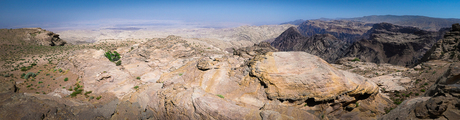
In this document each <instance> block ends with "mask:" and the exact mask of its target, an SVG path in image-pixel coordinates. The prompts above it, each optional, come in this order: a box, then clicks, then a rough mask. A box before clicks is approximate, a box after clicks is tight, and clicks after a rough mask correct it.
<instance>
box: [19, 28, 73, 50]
mask: <svg viewBox="0 0 460 120" xmlns="http://www.w3.org/2000/svg"><path fill="white" fill-rule="evenodd" d="M23 29H25V31H26V38H25V40H32V41H34V42H35V43H36V44H38V45H46V46H48V45H49V46H64V45H65V44H66V43H67V42H66V41H64V40H62V39H61V38H59V35H58V34H55V33H53V32H51V31H46V30H43V29H41V28H23Z"/></svg>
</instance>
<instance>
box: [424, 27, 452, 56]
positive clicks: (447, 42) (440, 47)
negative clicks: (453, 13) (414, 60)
mask: <svg viewBox="0 0 460 120" xmlns="http://www.w3.org/2000/svg"><path fill="white" fill-rule="evenodd" d="M459 40H460V25H459V24H458V23H457V24H453V25H452V28H451V31H450V32H446V33H445V34H444V38H443V39H441V40H439V41H438V42H436V44H435V45H434V46H433V47H432V48H431V49H430V51H428V52H427V54H426V55H425V56H424V57H423V59H422V61H428V60H445V61H459V60H460V52H459V50H460V47H459Z"/></svg>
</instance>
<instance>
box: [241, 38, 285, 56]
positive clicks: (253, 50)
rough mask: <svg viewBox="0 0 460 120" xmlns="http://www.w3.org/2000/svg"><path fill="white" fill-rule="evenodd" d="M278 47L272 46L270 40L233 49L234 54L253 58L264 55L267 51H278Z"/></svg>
mask: <svg viewBox="0 0 460 120" xmlns="http://www.w3.org/2000/svg"><path fill="white" fill-rule="evenodd" d="M277 51H278V49H276V48H274V47H272V46H271V45H270V43H268V42H260V43H259V44H254V46H249V47H244V48H239V49H237V50H234V51H233V55H238V56H240V57H243V58H252V57H255V56H256V55H264V54H265V53H267V52H277Z"/></svg>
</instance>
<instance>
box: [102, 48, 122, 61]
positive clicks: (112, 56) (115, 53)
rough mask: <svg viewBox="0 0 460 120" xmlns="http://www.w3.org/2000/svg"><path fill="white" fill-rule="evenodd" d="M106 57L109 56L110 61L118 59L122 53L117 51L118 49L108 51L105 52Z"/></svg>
mask: <svg viewBox="0 0 460 120" xmlns="http://www.w3.org/2000/svg"><path fill="white" fill-rule="evenodd" d="M105 57H107V59H109V60H110V61H112V62H114V61H118V60H119V59H120V58H121V57H120V54H119V53H118V52H117V51H113V53H112V51H108V52H106V53H105Z"/></svg>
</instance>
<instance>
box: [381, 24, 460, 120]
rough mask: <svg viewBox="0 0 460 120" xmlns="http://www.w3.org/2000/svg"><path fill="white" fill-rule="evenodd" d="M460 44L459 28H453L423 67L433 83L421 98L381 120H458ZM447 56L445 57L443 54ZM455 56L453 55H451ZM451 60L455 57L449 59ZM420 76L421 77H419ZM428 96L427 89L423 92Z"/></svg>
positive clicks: (430, 54) (430, 53) (409, 102)
mask: <svg viewBox="0 0 460 120" xmlns="http://www.w3.org/2000/svg"><path fill="white" fill-rule="evenodd" d="M459 40H460V25H459V24H454V25H452V29H451V31H450V32H447V33H446V35H444V38H443V39H442V40H439V41H438V42H437V43H436V45H435V46H433V48H432V50H434V52H428V53H427V55H426V56H430V58H428V59H427V60H428V61H426V62H423V63H421V64H420V65H421V66H427V67H425V68H423V67H422V69H424V70H426V71H428V70H431V69H432V68H433V69H436V70H437V71H434V72H433V73H432V74H431V73H429V74H430V75H429V77H427V79H428V80H430V81H434V82H433V83H435V84H433V85H431V86H430V87H429V89H428V90H426V93H425V94H424V95H423V96H422V97H417V98H414V99H410V100H406V101H404V102H402V103H401V105H400V106H398V107H397V108H396V109H394V110H392V111H391V112H390V113H388V114H387V115H385V116H383V117H382V118H380V119H381V120H388V119H448V120H456V119H458V118H459V116H460V109H459V106H460V99H459V95H460V92H459V90H460V79H459V78H460V69H459V66H460V62H459V61H458V58H457V54H458V50H459V49H458V48H457V46H458V45H459ZM442 52H445V54H442ZM450 53H453V54H450ZM450 56H452V57H450ZM417 74H418V73H417ZM422 90H423V92H425V89H422Z"/></svg>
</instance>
